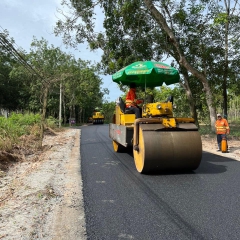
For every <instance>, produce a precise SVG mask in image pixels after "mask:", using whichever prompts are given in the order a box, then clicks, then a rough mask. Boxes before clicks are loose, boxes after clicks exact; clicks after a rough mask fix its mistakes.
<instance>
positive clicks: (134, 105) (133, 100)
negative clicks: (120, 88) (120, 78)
mask: <svg viewBox="0 0 240 240" xmlns="http://www.w3.org/2000/svg"><path fill="white" fill-rule="evenodd" d="M141 103H143V100H141V99H137V96H136V84H135V83H130V89H129V91H128V93H127V96H126V108H127V109H128V110H130V111H132V112H134V113H135V116H136V118H140V117H141V114H142V113H141V108H140V107H139V106H138V104H141Z"/></svg>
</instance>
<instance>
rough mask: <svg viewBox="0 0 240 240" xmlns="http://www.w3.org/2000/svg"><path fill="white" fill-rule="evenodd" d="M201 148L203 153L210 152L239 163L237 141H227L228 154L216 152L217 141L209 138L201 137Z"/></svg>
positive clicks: (239, 144) (230, 139) (238, 143)
mask: <svg viewBox="0 0 240 240" xmlns="http://www.w3.org/2000/svg"><path fill="white" fill-rule="evenodd" d="M202 148H203V151H205V152H210V153H213V154H216V155H219V156H222V157H227V158H232V159H233V160H236V161H240V141H239V140H238V139H234V138H230V137H229V139H228V148H229V152H228V153H222V152H221V151H217V148H218V147H217V139H216V138H212V137H210V136H207V135H206V136H202Z"/></svg>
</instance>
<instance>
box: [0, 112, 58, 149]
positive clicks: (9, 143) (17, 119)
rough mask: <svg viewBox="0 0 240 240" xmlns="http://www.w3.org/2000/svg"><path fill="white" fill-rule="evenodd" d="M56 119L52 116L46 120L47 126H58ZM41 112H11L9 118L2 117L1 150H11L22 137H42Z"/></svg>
mask: <svg viewBox="0 0 240 240" xmlns="http://www.w3.org/2000/svg"><path fill="white" fill-rule="evenodd" d="M56 122H57V121H56V120H55V119H54V118H52V117H50V118H48V119H47V120H46V126H47V127H50V128H56V127H57V125H56ZM40 123H41V116H40V114H32V113H30V114H17V113H11V115H10V116H9V117H8V118H5V117H0V150H2V151H11V150H12V149H13V147H14V146H15V145H17V144H18V143H19V142H20V139H21V137H23V136H31V137H32V138H31V139H38V138H39V137H40Z"/></svg>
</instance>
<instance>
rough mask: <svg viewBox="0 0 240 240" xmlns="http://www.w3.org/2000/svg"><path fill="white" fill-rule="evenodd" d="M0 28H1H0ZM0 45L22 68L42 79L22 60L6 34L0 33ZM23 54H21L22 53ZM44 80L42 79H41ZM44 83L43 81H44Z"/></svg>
mask: <svg viewBox="0 0 240 240" xmlns="http://www.w3.org/2000/svg"><path fill="white" fill-rule="evenodd" d="M0 28H2V27H1V26H0ZM2 29H3V28H2ZM0 44H1V45H2V46H3V47H4V48H5V49H6V50H7V52H8V53H10V54H11V55H12V56H13V57H14V58H15V59H16V60H17V61H18V62H19V63H20V64H21V65H23V66H24V68H25V69H26V70H27V71H29V72H30V73H32V74H33V73H34V74H36V75H37V76H38V77H40V78H41V79H43V77H42V76H41V75H40V74H39V73H38V72H37V71H36V70H35V69H34V68H33V67H32V66H31V65H30V64H29V63H28V62H27V61H26V60H25V59H24V57H23V56H22V55H21V54H20V53H19V52H18V51H17V50H16V48H15V47H14V46H13V44H12V43H11V42H10V41H9V40H8V39H7V37H6V33H4V32H3V31H2V32H0ZM22 54H23V53H22ZM43 80H44V79H43ZM44 81H45V80H44Z"/></svg>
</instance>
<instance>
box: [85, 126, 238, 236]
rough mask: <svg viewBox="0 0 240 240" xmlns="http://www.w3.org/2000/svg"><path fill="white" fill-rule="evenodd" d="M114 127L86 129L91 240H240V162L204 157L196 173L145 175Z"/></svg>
mask: <svg viewBox="0 0 240 240" xmlns="http://www.w3.org/2000/svg"><path fill="white" fill-rule="evenodd" d="M108 127H109V125H107V124H104V125H89V126H85V127H82V128H81V129H82V130H81V163H82V178H83V195H84V207H85V215H86V228H87V239H89V240H93V239H98V240H117V239H120V240H121V239H136V240H148V239H149V240H161V239H163V240H167V239H170V240H174V239H176V240H181V239H183V240H187V239H191V240H194V239H216V240H231V239H234V240H236V239H240V186H239V185H240V162H238V161H234V160H231V159H228V158H223V157H220V156H217V155H213V154H210V153H203V158H202V162H201V164H200V167H199V168H198V169H197V170H196V171H193V172H188V173H181V174H180V173H168V174H159V173H158V174H156V173H155V174H152V175H143V174H140V173H138V172H137V170H136V169H135V165H134V160H133V156H132V153H131V152H129V153H115V152H114V151H113V148H112V140H111V139H110V138H109V131H108Z"/></svg>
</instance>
